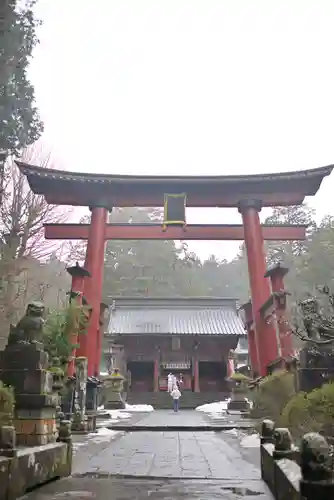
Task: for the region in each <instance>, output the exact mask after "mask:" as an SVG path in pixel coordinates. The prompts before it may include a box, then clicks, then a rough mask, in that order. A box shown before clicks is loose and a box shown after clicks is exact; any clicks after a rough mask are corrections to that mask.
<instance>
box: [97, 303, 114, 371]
mask: <svg viewBox="0 0 334 500" xmlns="http://www.w3.org/2000/svg"><path fill="white" fill-rule="evenodd" d="M108 307H109V306H108V304H104V302H101V304H100V319H99V330H98V335H97V337H96V359H95V368H94V376H95V377H99V376H100V364H101V356H102V345H103V333H104V315H105V311H106V310H107V309H108ZM118 368H120V367H119V366H118Z"/></svg>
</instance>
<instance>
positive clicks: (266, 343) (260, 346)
mask: <svg viewBox="0 0 334 500" xmlns="http://www.w3.org/2000/svg"><path fill="white" fill-rule="evenodd" d="M261 208H262V205H261V201H258V200H242V201H241V202H240V203H239V206H238V209H239V212H240V213H241V215H242V220H243V224H244V235H245V246H246V252H247V260H248V274H249V284H250V290H251V296H252V309H253V320H254V323H255V336H256V345H257V351H258V361H259V366H258V368H259V372H260V373H259V374H260V375H261V376H265V375H267V366H268V365H269V364H270V363H272V362H273V361H275V360H276V359H277V358H278V357H279V356H280V346H279V342H278V337H277V332H276V325H275V324H274V323H270V324H268V323H267V322H266V321H265V319H264V318H263V317H262V315H261V313H260V308H261V306H262V305H263V304H264V303H265V302H266V300H268V298H269V297H270V293H271V291H270V284H269V281H268V278H265V274H266V260H265V253H264V242H263V236H262V231H261V224H260V217H259V212H260V211H261Z"/></svg>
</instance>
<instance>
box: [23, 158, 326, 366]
mask: <svg viewBox="0 0 334 500" xmlns="http://www.w3.org/2000/svg"><path fill="white" fill-rule="evenodd" d="M17 164H18V166H19V168H20V170H21V172H22V173H23V174H24V175H26V177H27V179H28V182H29V185H30V187H31V189H32V191H33V192H34V193H36V194H40V195H43V196H44V197H45V200H46V201H47V202H48V203H50V204H56V205H72V206H88V207H90V209H91V214H92V215H91V223H90V224H89V225H88V224H47V225H46V226H45V237H46V238H48V239H87V250H86V259H85V269H86V270H87V271H88V272H89V275H90V276H89V277H88V276H85V277H84V276H81V279H80V280H79V282H78V280H76V282H75V288H76V291H81V292H83V293H84V295H85V298H86V300H87V301H88V304H89V305H90V307H91V315H90V321H89V328H88V332H87V335H84V336H82V338H81V339H80V348H79V350H78V355H80V356H86V357H87V358H88V375H94V374H96V373H98V370H99V362H100V357H101V338H100V336H101V332H100V307H101V301H102V284H103V264H104V249H105V241H106V240H107V239H189V240H190V239H192V240H195V239H198V240H203V239H208V240H244V241H245V246H246V251H247V260H248V271H249V280H250V290H251V298H252V302H251V304H252V316H253V322H254V327H255V335H253V336H249V342H250V346H249V348H250V353H251V354H252V360H251V361H252V368H253V370H255V371H257V372H258V373H259V374H261V375H266V373H267V367H268V366H269V365H270V364H272V363H273V362H274V361H275V360H276V359H277V358H278V357H279V356H280V352H281V351H280V339H279V335H277V325H276V324H274V323H273V322H267V321H266V320H265V317H264V316H263V315H262V314H261V307H262V306H263V305H264V304H265V303H266V301H267V300H268V298H269V297H270V295H271V290H270V283H269V281H268V278H267V277H266V276H265V275H266V262H265V254H264V246H263V240H264V239H268V240H303V239H305V233H306V228H305V226H297V225H293V226H276V227H274V226H261V224H260V219H259V212H260V210H261V208H262V207H274V206H288V205H299V204H301V203H303V201H304V198H305V196H313V195H315V194H316V192H317V191H318V189H319V187H320V184H321V182H322V180H323V178H324V177H325V176H328V175H330V173H331V172H332V169H333V166H332V165H331V166H327V167H321V168H317V169H311V170H304V171H298V172H285V173H278V174H264V175H250V176H203V177H188V176H187V177H182V176H177V177H174V176H122V175H102V174H85V173H75V172H66V171H59V170H51V169H44V168H41V167H36V166H32V165H28V164H26V163H22V162H17ZM166 193H175V194H180V193H185V194H186V200H187V206H188V207H235V208H238V210H239V212H240V214H241V216H242V221H243V225H242V226H241V225H196V224H193V225H189V226H186V228H182V227H175V226H172V227H169V228H168V229H167V231H164V230H163V228H162V226H160V225H157V224H152V225H151V224H150V225H140V224H107V214H108V211H110V210H112V208H113V207H158V206H162V205H163V203H164V195H165V194H166ZM80 283H81V284H80ZM83 286H84V289H83V288H82V287H83ZM80 287H81V290H78V288H80ZM72 289H73V287H72Z"/></svg>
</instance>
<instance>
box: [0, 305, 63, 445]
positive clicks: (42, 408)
mask: <svg viewBox="0 0 334 500" xmlns="http://www.w3.org/2000/svg"><path fill="white" fill-rule="evenodd" d="M43 327H44V306H43V304H41V303H39V302H32V303H30V304H29V305H28V307H27V310H26V314H25V315H24V316H23V318H22V319H21V320H20V321H19V322H18V324H17V325H16V327H13V326H11V329H10V334H9V338H8V344H7V346H6V348H5V350H4V351H3V352H2V353H1V360H0V368H1V374H0V377H1V380H2V382H3V383H4V384H6V385H8V386H11V387H13V390H14V393H15V411H14V419H13V425H14V427H15V430H16V439H17V444H18V445H27V446H33V445H41V444H47V443H51V442H55V441H56V440H57V430H56V407H57V404H58V395H57V394H56V393H55V392H54V391H53V374H52V373H51V372H50V371H49V370H48V368H49V358H48V354H47V353H46V352H45V351H44V346H43Z"/></svg>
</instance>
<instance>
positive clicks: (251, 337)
mask: <svg viewBox="0 0 334 500" xmlns="http://www.w3.org/2000/svg"><path fill="white" fill-rule="evenodd" d="M240 309H241V310H242V311H243V312H244V315H245V317H244V323H245V328H246V330H247V338H248V354H249V359H250V365H251V369H252V375H253V377H254V378H255V377H256V375H258V374H259V355H258V348H257V344H256V338H255V331H254V326H253V325H254V321H253V309H252V301H251V300H249V301H248V302H246V303H245V304H243V305H242V306H241V307H240Z"/></svg>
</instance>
